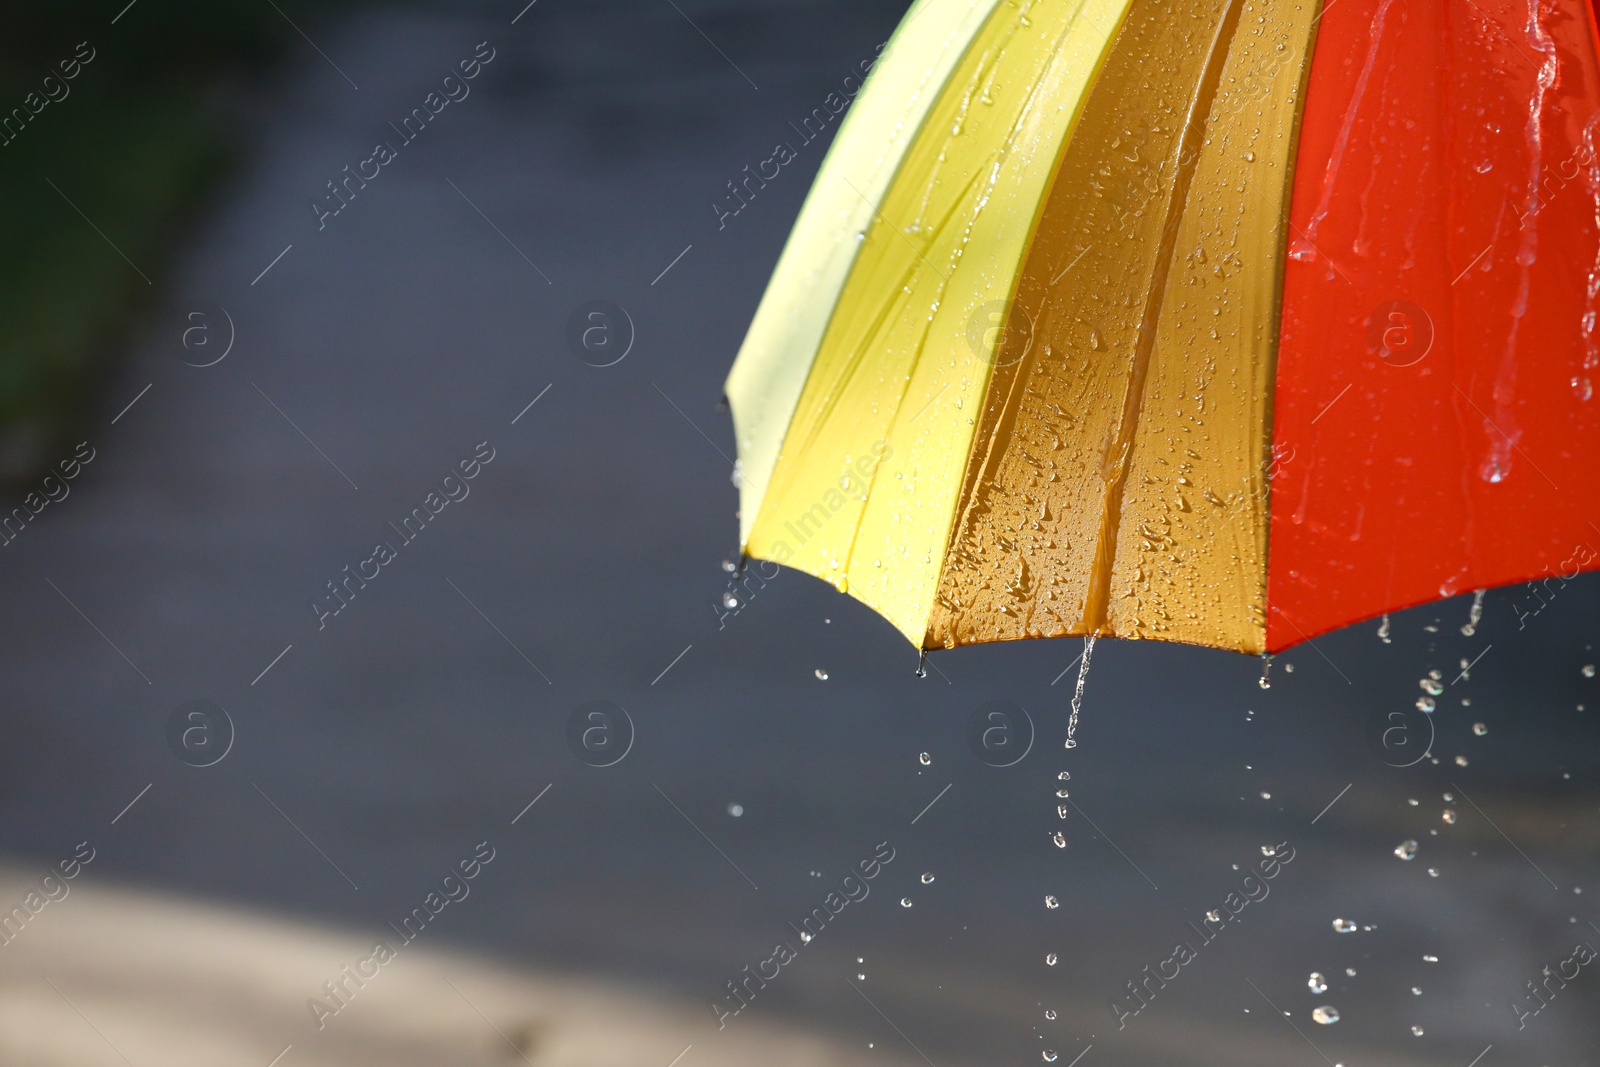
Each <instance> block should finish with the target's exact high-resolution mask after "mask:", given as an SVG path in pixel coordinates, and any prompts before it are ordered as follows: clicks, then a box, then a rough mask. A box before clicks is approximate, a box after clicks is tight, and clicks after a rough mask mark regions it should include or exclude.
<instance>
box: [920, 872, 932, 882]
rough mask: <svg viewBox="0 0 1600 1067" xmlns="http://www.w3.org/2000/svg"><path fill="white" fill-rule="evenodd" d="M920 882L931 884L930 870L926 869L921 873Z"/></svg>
mask: <svg viewBox="0 0 1600 1067" xmlns="http://www.w3.org/2000/svg"><path fill="white" fill-rule="evenodd" d="M922 884H923V885H932V884H933V872H932V871H926V872H924V873H923V875H922Z"/></svg>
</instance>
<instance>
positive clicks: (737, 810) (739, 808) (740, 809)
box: [728, 804, 744, 819]
mask: <svg viewBox="0 0 1600 1067" xmlns="http://www.w3.org/2000/svg"><path fill="white" fill-rule="evenodd" d="M728 814H729V815H732V816H733V817H734V818H735V819H737V818H738V817H739V816H741V815H743V814H744V805H743V804H729V805H728Z"/></svg>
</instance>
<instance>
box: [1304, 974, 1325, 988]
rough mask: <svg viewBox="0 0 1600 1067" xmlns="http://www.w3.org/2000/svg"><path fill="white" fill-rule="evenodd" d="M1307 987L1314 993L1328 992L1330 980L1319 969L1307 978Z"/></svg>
mask: <svg viewBox="0 0 1600 1067" xmlns="http://www.w3.org/2000/svg"><path fill="white" fill-rule="evenodd" d="M1306 988H1307V989H1309V990H1311V992H1313V993H1326V992H1327V991H1328V980H1327V979H1326V978H1324V977H1322V975H1321V974H1320V973H1318V972H1317V971H1312V972H1311V977H1310V978H1307V979H1306Z"/></svg>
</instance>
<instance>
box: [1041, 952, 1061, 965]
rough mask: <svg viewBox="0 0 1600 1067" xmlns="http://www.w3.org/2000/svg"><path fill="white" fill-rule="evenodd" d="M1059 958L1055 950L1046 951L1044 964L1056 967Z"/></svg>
mask: <svg viewBox="0 0 1600 1067" xmlns="http://www.w3.org/2000/svg"><path fill="white" fill-rule="evenodd" d="M1057 959H1058V957H1057V956H1056V954H1055V953H1054V952H1046V953H1045V954H1044V964H1045V966H1046V967H1054V966H1055V965H1056V960H1057Z"/></svg>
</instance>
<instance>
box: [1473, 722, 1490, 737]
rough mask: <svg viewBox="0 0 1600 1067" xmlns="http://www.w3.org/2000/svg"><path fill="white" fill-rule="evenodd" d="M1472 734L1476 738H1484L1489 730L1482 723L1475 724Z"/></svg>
mask: <svg viewBox="0 0 1600 1067" xmlns="http://www.w3.org/2000/svg"><path fill="white" fill-rule="evenodd" d="M1472 732H1473V734H1475V735H1476V736H1478V737H1482V736H1483V735H1484V734H1486V733H1488V732H1489V728H1488V727H1487V726H1485V725H1484V724H1483V723H1481V722H1475V723H1473V724H1472Z"/></svg>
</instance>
